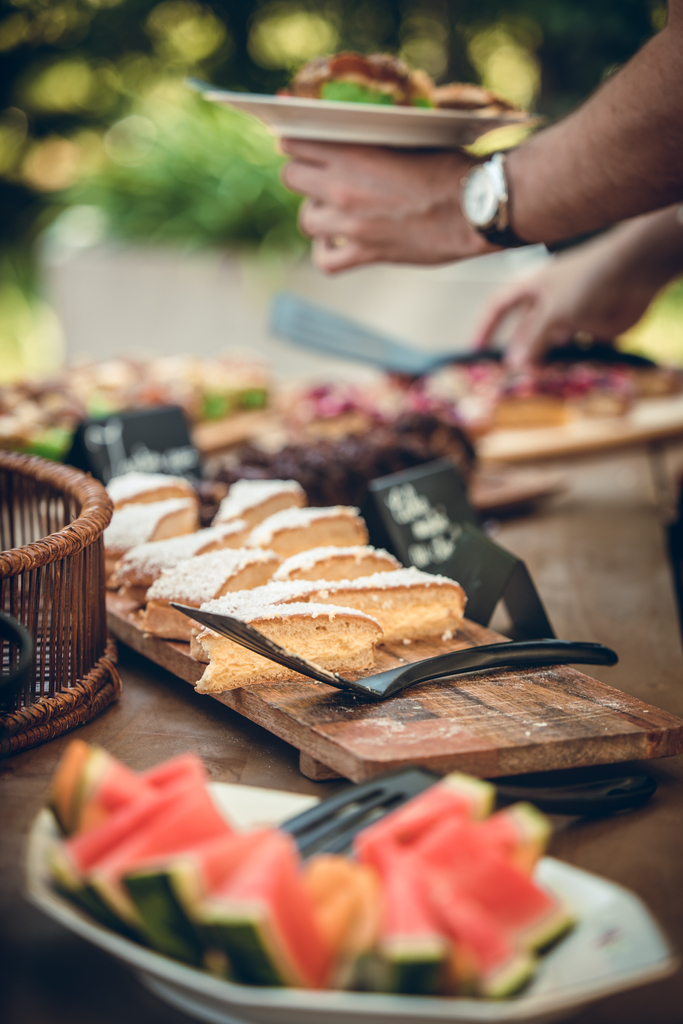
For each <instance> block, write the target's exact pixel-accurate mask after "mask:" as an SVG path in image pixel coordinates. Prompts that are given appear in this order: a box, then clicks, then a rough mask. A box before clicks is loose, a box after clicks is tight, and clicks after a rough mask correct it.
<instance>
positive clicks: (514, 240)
mask: <svg viewBox="0 0 683 1024" xmlns="http://www.w3.org/2000/svg"><path fill="white" fill-rule="evenodd" d="M477 231H478V232H479V234H480V235H483V236H484V238H485V239H486V241H487V242H490V243H491V245H500V246H501V247H502V248H503V249H519V248H520V247H521V246H523V245H529V244H530V243H529V242H525V241H524V240H523V239H522V238H520V237H519V235H516V234H515V233H514V231H513V230H512V228H511V227H510V225H509V224H508V226H507V227H505V228H496V227H491V228H477Z"/></svg>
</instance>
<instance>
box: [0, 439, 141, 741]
mask: <svg viewBox="0 0 683 1024" xmlns="http://www.w3.org/2000/svg"><path fill="white" fill-rule="evenodd" d="M111 509H112V507H111V502H110V500H109V497H108V495H107V492H106V491H105V489H104V487H103V486H102V485H101V484H100V483H98V482H97V481H96V480H93V479H92V477H90V476H86V475H85V473H81V472H80V471H79V470H77V469H72V468H70V467H68V466H60V465H57V464H56V463H54V462H48V461H46V460H45V459H39V458H35V457H28V456H24V455H16V454H14V453H12V452H4V451H0V610H3V611H5V612H8V613H9V614H10V615H12V616H14V618H15V619H17V620H18V621H19V622H21V623H22V624H23V625H24V626H25V627H26V629H27V630H28V631H29V633H30V634H31V636H32V637H33V640H34V642H35V664H34V670H33V671H32V672H31V673H29V675H28V679H27V681H26V682H25V684H24V685H23V686H22V688H21V689H20V690H19V692H17V693H15V694H14V695H13V696H12V697H11V698H10V699H9V703H7V702H5V706H4V707H3V708H2V709H1V710H0V754H9V753H14V752H15V751H18V750H23V749H25V748H26V747H32V746H35V745H36V744H38V743H43V742H45V740H49V739H52V738H53V737H54V736H59V735H60V734H61V733H63V732H66V731H67V730H68V729H72V728H73V727H74V726H75V725H80V724H81V723H82V722H86V721H87V720H88V719H89V718H91V717H92V716H93V715H96V714H97V713H98V712H99V711H101V710H102V709H103V708H105V707H106V706H107V705H108V704H109V703H111V701H112V700H115V699H116V697H118V695H119V693H120V692H121V680H120V678H119V675H118V673H117V671H116V667H115V661H116V647H115V643H114V640H113V639H112V638H111V637H109V636H108V635H107V625H106V610H105V602H104V597H105V590H104V543H103V540H102V532H103V530H104V528H105V527H106V525H107V523H108V522H109V520H110V519H111ZM18 657H19V650H18V648H17V646H16V644H13V643H11V642H9V641H7V640H5V641H3V640H2V639H0V668H1V669H2V671H3V672H4V673H6V672H8V671H9V670H10V669H11V668H12V667H13V666H14V665H15V664H16V662H17V659H18Z"/></svg>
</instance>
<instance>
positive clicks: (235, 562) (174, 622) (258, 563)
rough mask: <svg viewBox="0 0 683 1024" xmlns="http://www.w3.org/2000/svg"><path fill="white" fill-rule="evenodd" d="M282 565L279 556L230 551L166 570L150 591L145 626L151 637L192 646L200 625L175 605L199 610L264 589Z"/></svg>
mask: <svg viewBox="0 0 683 1024" xmlns="http://www.w3.org/2000/svg"><path fill="white" fill-rule="evenodd" d="M279 564H280V558H279V556H278V555H276V554H275V553H274V552H273V551H263V550H261V549H260V548H237V549H236V550H232V549H230V548H226V549H225V550H223V551H212V552H210V553H209V554H207V555H198V556H197V557H196V558H188V559H186V560H185V561H184V562H180V563H179V564H178V565H176V566H175V567H174V568H172V569H165V570H164V572H162V574H161V575H160V576H159V578H158V579H157V580H155V581H154V583H153V584H152V586H151V587H150V588H149V590H148V591H147V606H146V608H145V610H144V612H143V613H142V615H141V616H140V622H141V625H142V627H143V629H145V630H146V631H147V632H148V633H153V634H154V635H155V636H161V637H164V638H165V639H166V640H186V641H187V642H189V641H190V639H191V636H192V632H191V631H192V628H193V627H194V626H196V625H197V623H195V622H194V621H193V620H192V619H190V618H188V617H187V615H183V613H182V612H179V611H177V610H176V609H175V608H171V607H170V602H171V601H177V602H178V603H179V604H186V605H191V606H193V607H194V608H199V606H200V605H202V604H204V603H205V602H207V601H211V600H213V599H215V598H219V597H221V596H222V595H223V594H227V593H228V592H229V591H231V590H239V591H243V590H250V589H251V588H252V587H260V586H261V585H262V584H264V583H265V582H266V581H267V580H269V579H270V577H271V576H272V575H273V572H274V571H275V569H277V567H278V565H279Z"/></svg>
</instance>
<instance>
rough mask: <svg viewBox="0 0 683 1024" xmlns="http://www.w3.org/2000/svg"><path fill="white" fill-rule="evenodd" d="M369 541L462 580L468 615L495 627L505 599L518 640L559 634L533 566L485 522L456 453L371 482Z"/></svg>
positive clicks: (405, 559)
mask: <svg viewBox="0 0 683 1024" xmlns="http://www.w3.org/2000/svg"><path fill="white" fill-rule="evenodd" d="M363 516H364V517H365V520H366V522H367V524H368V530H369V533H370V540H371V542H372V543H373V544H375V545H376V546H377V547H385V548H388V549H389V550H390V551H392V552H393V554H395V555H396V557H397V558H398V559H399V560H400V561H401V562H403V564H404V565H414V566H416V567H417V568H418V569H423V570H424V571H425V572H433V573H440V574H441V575H443V576H449V577H450V578H451V579H454V580H457V581H458V582H459V583H460V584H461V585H462V586H463V588H464V590H465V593H466V594H467V617H468V618H469V619H472V620H473V621H474V622H478V623H480V624H481V625H482V626H488V624H489V622H490V620H491V616H492V615H493V612H494V610H495V607H496V605H497V604H498V602H499V601H500V600H502V601H503V602H504V603H505V606H506V608H507V610H508V614H509V615H510V618H511V620H512V624H513V633H514V636H515V637H517V638H520V639H521V638H524V637H526V638H528V639H536V638H542V637H553V636H554V635H555V634H554V632H553V628H552V626H551V625H550V622H549V620H548V616H547V615H546V612H545V609H544V607H543V604H542V602H541V599H540V598H539V596H538V594H537V592H536V589H535V587H534V584H533V582H532V580H531V577H530V576H529V572H528V570H527V568H526V566H525V564H524V562H522V561H520V559H519V558H517V557H516V556H515V555H513V554H511V552H509V551H506V550H505V548H502V547H501V546H500V545H499V544H496V543H495V541H493V540H491V539H490V537H487V536H486V534H484V533H482V531H481V530H480V529H479V528H478V527H479V523H478V517H477V514H476V512H475V511H474V510H473V509H472V507H471V505H470V503H469V501H468V499H467V491H466V488H465V484H464V482H463V480H462V478H461V477H460V474H459V473H458V472H457V470H456V469H455V467H454V466H453V463H452V462H451V461H450V460H449V459H437V460H436V461H434V462H428V463H425V464H424V465H422V466H417V467H415V468H414V469H408V470H404V471H403V472H401V473H392V474H391V476H384V477H380V478H379V479H377V480H372V481H371V482H370V485H369V488H368V499H367V501H366V504H365V506H364V508H363Z"/></svg>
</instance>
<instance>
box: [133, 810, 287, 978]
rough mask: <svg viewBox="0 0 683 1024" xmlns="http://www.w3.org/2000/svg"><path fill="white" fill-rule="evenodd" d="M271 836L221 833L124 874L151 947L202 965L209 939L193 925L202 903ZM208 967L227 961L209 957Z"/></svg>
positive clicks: (221, 970) (264, 832)
mask: <svg viewBox="0 0 683 1024" xmlns="http://www.w3.org/2000/svg"><path fill="white" fill-rule="evenodd" d="M269 834H270V830H261V831H258V832H249V833H246V834H244V835H234V834H233V833H232V832H225V833H224V834H219V835H218V836H214V837H211V838H210V839H207V840H206V841H205V842H199V843H196V844H195V843H192V845H191V846H189V847H188V848H187V849H186V850H183V851H182V852H180V853H177V854H171V855H170V856H165V857H162V858H161V859H159V858H158V857H157V858H152V859H151V860H150V861H149V862H148V863H146V864H141V865H138V866H137V867H131V868H128V869H126V870H125V871H124V873H123V883H124V885H125V887H126V888H127V889H128V892H129V893H130V896H131V898H132V900H133V903H134V904H135V906H136V908H137V911H138V914H139V917H140V921H141V923H142V929H143V932H144V934H145V937H146V938H147V940H148V941H149V943H150V945H151V946H153V947H154V948H155V949H157V950H159V952H160V953H165V954H166V955H167V956H173V957H176V958H177V959H179V960H185V961H187V962H189V963H192V964H196V965H200V964H202V963H204V962H205V961H206V957H205V949H206V947H207V946H209V947H210V945H211V943H210V937H209V936H208V934H207V933H206V930H202V929H201V928H200V927H199V926H198V925H196V924H195V922H194V917H195V911H196V908H197V906H198V905H199V904H200V902H201V900H202V899H203V898H204V897H205V896H206V895H207V894H208V893H209V892H210V891H211V890H212V889H214V888H216V887H217V886H219V885H221V884H224V883H225V881H226V880H227V879H228V878H229V877H230V876H231V875H232V874H234V872H235V871H236V870H237V868H238V867H240V865H241V864H242V863H243V862H244V860H245V859H246V858H247V857H248V856H250V854H251V853H252V852H253V851H254V850H255V849H256V847H257V846H258V845H259V844H260V843H261V842H263V840H264V839H265V837H266V836H267V835H269ZM209 962H210V963H211V964H212V965H215V964H216V963H219V964H220V967H219V969H218V970H219V973H226V972H227V969H228V966H227V963H226V962H225V960H224V959H223V960H222V961H221V959H220V958H218V957H216V956H210V957H209Z"/></svg>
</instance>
